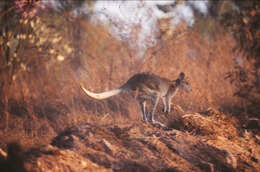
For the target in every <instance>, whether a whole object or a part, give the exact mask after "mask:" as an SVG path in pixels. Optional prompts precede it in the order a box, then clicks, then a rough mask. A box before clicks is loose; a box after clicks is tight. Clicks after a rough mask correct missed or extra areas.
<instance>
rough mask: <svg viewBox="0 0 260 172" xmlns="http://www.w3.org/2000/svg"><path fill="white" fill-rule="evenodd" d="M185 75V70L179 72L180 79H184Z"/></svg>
mask: <svg viewBox="0 0 260 172" xmlns="http://www.w3.org/2000/svg"><path fill="white" fill-rule="evenodd" d="M184 77H185V74H184V73H183V72H181V73H180V74H179V79H180V80H184Z"/></svg>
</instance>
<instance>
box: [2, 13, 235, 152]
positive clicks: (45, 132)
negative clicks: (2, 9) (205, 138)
mask: <svg viewBox="0 0 260 172" xmlns="http://www.w3.org/2000/svg"><path fill="white" fill-rule="evenodd" d="M42 18H43V20H44V22H45V23H47V24H48V22H51V23H53V20H51V19H52V17H50V16H48V15H43V16H42ZM59 20H61V21H60V22H59V23H54V24H53V25H54V28H55V27H56V30H55V32H58V33H59V34H60V35H62V37H63V41H62V42H61V43H60V45H63V44H65V43H66V44H67V43H68V44H70V45H72V46H74V52H73V53H72V54H71V55H70V56H66V59H65V60H64V61H62V62H60V61H58V60H57V57H56V56H54V55H52V54H50V53H49V50H48V49H46V50H45V51H39V50H38V49H35V48H32V47H33V45H30V46H31V47H30V46H29V45H28V47H27V48H25V49H23V50H19V53H18V56H21V57H22V56H23V57H27V58H25V59H23V60H24V63H25V64H26V65H27V69H28V70H23V68H21V67H16V68H11V67H6V68H5V70H2V71H1V74H0V75H1V76H0V77H1V82H2V83H3V84H2V87H1V102H0V105H1V107H3V108H2V109H3V110H2V112H1V122H0V126H1V131H0V140H1V141H0V146H1V147H4V146H5V144H6V143H7V142H10V141H14V140H19V141H20V142H21V143H22V145H23V146H24V147H25V148H29V147H33V146H39V145H44V144H46V143H48V142H49V141H50V139H51V138H53V137H54V136H56V135H57V133H59V132H61V131H63V130H64V129H65V128H67V127H70V126H73V125H76V124H79V123H82V122H89V123H92V124H95V125H98V126H101V125H113V124H122V125H124V124H127V123H129V121H130V122H133V121H140V112H139V107H138V104H137V103H136V102H135V101H134V99H133V98H132V97H131V95H130V93H123V94H122V95H120V96H116V97H113V98H111V99H107V100H103V101H96V100H93V99H90V98H88V97H87V96H86V95H84V93H83V92H82V90H81V89H80V87H79V85H80V83H82V84H84V85H85V87H86V88H87V89H90V90H92V91H95V92H101V91H106V90H109V89H112V88H117V87H119V86H120V85H122V84H123V83H124V82H125V81H126V80H127V79H128V78H129V77H130V76H132V75H133V74H135V73H137V72H144V71H145V72H152V73H156V74H158V75H161V76H163V77H167V78H171V79H175V78H176V77H177V76H178V74H179V72H184V73H185V74H186V76H187V78H188V80H189V81H190V83H191V85H192V89H193V91H192V92H191V93H180V94H178V95H177V96H176V98H175V99H174V100H173V103H174V104H177V105H180V106H181V107H182V108H183V109H184V111H188V112H194V111H202V110H205V109H207V108H208V107H210V106H212V107H215V108H218V109H222V110H226V109H232V108H233V107H234V106H235V105H237V104H238V101H239V100H238V99H237V98H235V97H233V93H234V90H235V88H234V86H233V85H231V84H230V83H229V82H228V81H226V80H225V79H224V78H225V75H226V73H228V72H231V71H232V68H233V67H234V62H233V57H234V54H233V53H232V51H231V49H232V47H233V45H234V41H233V40H232V38H231V36H230V35H228V34H224V33H222V34H219V35H217V36H216V37H214V38H206V37H203V36H202V35H200V34H198V33H197V32H196V31H192V30H190V29H188V28H186V26H185V25H180V26H179V27H180V28H177V29H176V32H177V33H180V35H181V36H178V34H175V35H174V34H173V36H172V37H171V38H170V39H167V40H164V41H161V42H159V43H158V45H157V46H156V47H152V48H150V49H149V50H148V51H147V53H146V55H145V57H144V58H143V59H141V60H140V59H136V58H135V57H133V56H132V53H131V51H132V50H131V49H130V48H129V46H128V45H126V44H125V43H122V42H121V41H118V40H116V39H115V38H113V37H112V36H111V35H110V34H109V33H108V32H107V30H106V28H104V27H102V26H101V25H93V24H91V23H89V22H86V21H84V20H80V19H78V20H75V21H74V22H73V23H71V21H67V20H65V19H62V18H60V19H59ZM60 23H65V25H66V26H71V25H73V26H75V30H76V31H73V30H74V28H73V29H72V28H71V27H68V28H66V29H64V30H63V29H61V26H60ZM47 24H46V25H47ZM78 30H80V31H81V32H80V34H79V35H77V34H78V33H79V32H77V31H78ZM79 38H80V39H79ZM54 48H55V47H54ZM56 48H57V49H59V47H58V46H57V47H56ZM57 51H61V50H57ZM1 56H3V52H1ZM159 111H160V109H159ZM169 115H170V116H174V113H171V114H169ZM195 117H196V115H195V116H194V118H195ZM197 117H198V118H200V117H201V116H197ZM156 118H163V117H158V116H156ZM202 118H203V117H202ZM187 119H188V117H187ZM163 120H165V118H163ZM208 120H211V119H208ZM210 122H212V121H210ZM198 125H199V126H201V127H203V124H198ZM219 125H222V123H221V124H219ZM224 126H226V125H225V124H223V127H224ZM214 129H215V128H212V130H214ZM212 132H213V131H212ZM231 132H232V131H231Z"/></svg>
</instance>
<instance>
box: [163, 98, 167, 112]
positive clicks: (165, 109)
mask: <svg viewBox="0 0 260 172" xmlns="http://www.w3.org/2000/svg"><path fill="white" fill-rule="evenodd" d="M162 101H163V112H167V105H166V97H162Z"/></svg>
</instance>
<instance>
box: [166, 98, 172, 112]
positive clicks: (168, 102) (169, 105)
mask: <svg viewBox="0 0 260 172" xmlns="http://www.w3.org/2000/svg"><path fill="white" fill-rule="evenodd" d="M171 100H172V98H171V97H170V96H167V98H166V103H167V106H168V112H171Z"/></svg>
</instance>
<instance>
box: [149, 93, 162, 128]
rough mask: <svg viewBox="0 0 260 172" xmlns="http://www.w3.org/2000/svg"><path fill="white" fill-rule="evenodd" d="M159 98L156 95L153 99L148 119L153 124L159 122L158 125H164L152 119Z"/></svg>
mask: <svg viewBox="0 0 260 172" xmlns="http://www.w3.org/2000/svg"><path fill="white" fill-rule="evenodd" d="M159 100H160V97H159V96H157V97H156V99H155V101H154V106H153V110H152V112H151V113H150V116H149V121H151V122H152V123H153V124H159V125H160V126H162V127H165V125H164V124H162V123H160V122H159V121H156V120H154V112H155V110H156V107H157V105H158V102H159Z"/></svg>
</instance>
